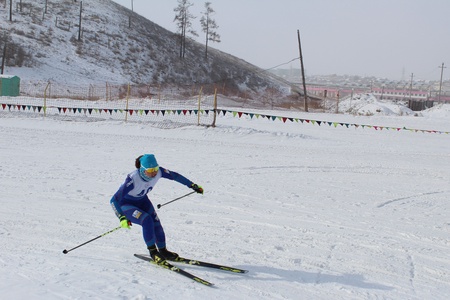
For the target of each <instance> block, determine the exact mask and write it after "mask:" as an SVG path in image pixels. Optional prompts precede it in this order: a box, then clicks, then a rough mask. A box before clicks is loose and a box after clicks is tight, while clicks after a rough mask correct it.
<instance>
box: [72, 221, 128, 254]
mask: <svg viewBox="0 0 450 300" xmlns="http://www.w3.org/2000/svg"><path fill="white" fill-rule="evenodd" d="M120 228H122V227H121V226H119V227H116V228H114V229H112V230H110V231H108V232H105V233H104V234H101V235H99V236H98V237H96V238H93V239H92V240H89V241H87V242H85V243H83V244H80V245H78V246H76V247H74V248H72V249H69V250H66V249H64V250H63V253H64V254H67V253H69V252H70V251H72V250H75V249H77V248H79V247H81V246H84V245H86V244H87V243H90V242H93V241H95V240H96V239H99V238H101V237H103V236H105V235H107V234H110V233H111V232H114V231H116V230H118V229H120Z"/></svg>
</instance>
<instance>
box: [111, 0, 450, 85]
mask: <svg viewBox="0 0 450 300" xmlns="http://www.w3.org/2000/svg"><path fill="white" fill-rule="evenodd" d="M113 1H115V2H117V3H119V4H121V5H123V6H125V7H127V8H131V3H132V2H133V7H134V11H135V12H137V13H139V14H141V15H142V16H144V17H146V18H147V19H149V20H150V21H153V22H155V23H157V24H158V25H160V26H162V27H164V28H166V29H168V30H170V31H173V32H176V24H175V22H173V19H174V17H175V12H174V8H175V7H177V6H178V1H177V0H158V1H156V0H113ZM190 2H191V3H193V4H194V6H192V7H191V13H192V14H193V15H195V16H197V18H196V19H195V20H194V21H193V23H194V29H195V30H196V31H197V33H199V37H198V38H195V39H196V40H197V41H199V42H202V43H203V42H204V35H203V33H202V31H201V28H200V22H199V21H200V18H201V16H202V12H204V3H205V2H206V0H190ZM209 2H211V7H212V8H213V9H214V10H215V15H214V16H213V18H214V19H215V20H216V22H217V25H218V26H219V29H218V30H217V33H219V34H220V35H221V40H222V41H221V43H212V44H210V46H211V47H214V48H217V49H219V50H221V51H224V52H227V53H229V54H232V55H234V56H237V57H239V58H242V59H244V60H246V61H248V62H250V63H252V64H254V65H257V66H259V67H261V68H263V69H269V68H273V67H275V66H278V65H281V64H284V65H282V66H280V68H290V67H291V66H292V67H293V68H299V67H300V62H299V60H295V61H293V62H291V63H287V62H289V61H291V60H293V59H295V58H298V57H299V48H298V39H297V30H300V36H301V43H302V49H303V61H304V65H305V71H306V75H328V74H339V75H344V74H347V75H361V76H377V77H382V78H389V79H395V80H400V79H405V80H409V79H410V78H411V74H414V79H429V80H439V79H440V75H441V68H439V67H440V66H441V64H442V63H444V64H445V66H447V64H450V0H209ZM285 63H287V64H285ZM448 78H450V68H445V69H444V79H448Z"/></svg>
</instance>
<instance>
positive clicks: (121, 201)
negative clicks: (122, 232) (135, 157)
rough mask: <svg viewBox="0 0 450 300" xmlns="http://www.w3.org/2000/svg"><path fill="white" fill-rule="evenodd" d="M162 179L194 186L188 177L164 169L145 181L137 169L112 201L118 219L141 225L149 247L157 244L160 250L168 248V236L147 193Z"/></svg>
mask: <svg viewBox="0 0 450 300" xmlns="http://www.w3.org/2000/svg"><path fill="white" fill-rule="evenodd" d="M160 178H166V179H170V180H175V181H177V182H179V183H181V184H184V185H186V186H187V187H191V186H192V184H193V182H192V181H190V180H189V179H187V178H186V177H184V176H182V175H180V174H178V173H176V172H172V171H169V170H167V169H165V168H163V167H159V170H158V173H157V175H156V176H155V177H153V178H152V179H151V180H149V181H145V180H144V179H142V177H141V176H140V174H139V169H137V170H135V171H133V172H131V173H130V174H128V175H127V178H126V179H125V182H124V183H122V185H121V186H120V188H119V190H118V191H117V192H116V193H115V194H114V196H113V197H112V198H111V201H110V202H111V206H112V208H113V210H114V212H115V213H116V215H117V217H119V218H120V217H121V216H126V217H127V219H128V220H130V221H131V222H132V223H134V224H139V225H141V226H142V233H143V236H144V241H145V243H146V244H147V246H152V245H154V244H156V246H157V247H158V248H159V249H161V248H163V247H165V246H166V236H165V234H164V230H163V228H162V226H161V222H160V221H159V218H158V215H157V214H156V211H155V208H154V207H153V204H152V202H151V201H150V199H149V198H148V196H147V193H149V192H150V191H151V190H152V189H153V188H154V187H155V185H156V183H157V182H158V180H159V179H160Z"/></svg>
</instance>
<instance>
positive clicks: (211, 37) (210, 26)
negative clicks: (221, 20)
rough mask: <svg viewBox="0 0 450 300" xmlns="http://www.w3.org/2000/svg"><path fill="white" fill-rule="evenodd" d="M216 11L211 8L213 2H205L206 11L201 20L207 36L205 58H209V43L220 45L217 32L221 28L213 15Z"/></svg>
mask: <svg viewBox="0 0 450 300" xmlns="http://www.w3.org/2000/svg"><path fill="white" fill-rule="evenodd" d="M214 12H215V11H214V9H212V7H211V2H205V11H204V12H203V16H202V18H201V19H200V24H201V25H202V30H203V32H204V33H205V35H206V39H205V58H208V41H211V42H216V43H220V35H219V34H218V33H217V32H216V31H215V30H216V29H217V28H219V26H217V23H216V21H215V20H214V19H212V18H211V17H212V15H214Z"/></svg>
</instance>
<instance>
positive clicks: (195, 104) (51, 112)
mask: <svg viewBox="0 0 450 300" xmlns="http://www.w3.org/2000/svg"><path fill="white" fill-rule="evenodd" d="M153 90H154V92H153ZM161 91H162V89H158V87H156V88H153V89H151V88H150V87H149V86H131V85H125V86H112V85H108V84H106V85H105V86H93V85H90V86H89V87H87V88H86V87H82V86H79V87H77V86H62V85H52V84H49V83H47V84H42V83H34V84H31V83H29V84H25V85H22V86H21V92H20V96H17V97H0V105H1V107H0V108H1V109H0V116H1V115H2V114H6V113H14V112H21V113H27V114H30V115H34V116H43V117H47V116H54V117H55V116H56V117H58V118H62V119H73V118H83V119H89V120H119V121H127V122H128V121H131V122H146V123H152V124H154V125H156V126H158V127H173V126H185V125H206V126H210V125H212V126H214V125H215V124H214V122H215V109H216V108H217V101H216V96H215V95H212V96H211V95H210V96H202V88H200V89H199V90H198V91H197V94H195V93H194V91H193V90H192V91H191V92H190V93H186V92H178V91H177V90H176V89H173V90H168V89H164V93H163V92H161Z"/></svg>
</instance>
